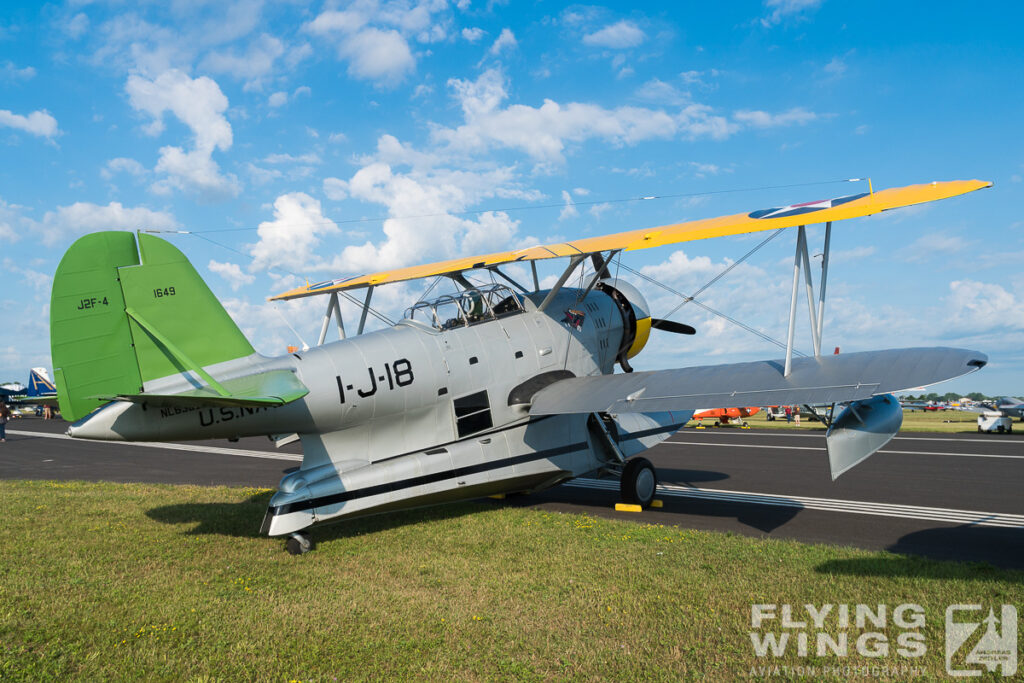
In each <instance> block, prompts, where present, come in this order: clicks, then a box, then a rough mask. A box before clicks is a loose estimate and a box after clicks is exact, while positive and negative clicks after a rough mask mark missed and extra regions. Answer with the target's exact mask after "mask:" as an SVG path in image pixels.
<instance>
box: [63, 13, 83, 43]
mask: <svg viewBox="0 0 1024 683" xmlns="http://www.w3.org/2000/svg"><path fill="white" fill-rule="evenodd" d="M63 28H64V33H66V34H68V37H70V38H72V39H76V38H81V37H82V36H83V35H85V32H86V31H88V30H89V17H88V16H86V15H85V13H84V12H79V13H78V14H75V15H74V16H73V17H71V18H70V19H68V21H67V23H66V24H64V27H63Z"/></svg>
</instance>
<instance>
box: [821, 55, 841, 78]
mask: <svg viewBox="0 0 1024 683" xmlns="http://www.w3.org/2000/svg"><path fill="white" fill-rule="evenodd" d="M822 70H823V71H824V72H825V73H826V74H828V75H829V76H831V77H833V78H839V77H840V76H842V75H843V74H845V73H846V62H844V61H843V60H841V59H840V58H839V57H833V58H832V61H830V62H829V63H828V64H826V65H825V66H824V67H823V69H822Z"/></svg>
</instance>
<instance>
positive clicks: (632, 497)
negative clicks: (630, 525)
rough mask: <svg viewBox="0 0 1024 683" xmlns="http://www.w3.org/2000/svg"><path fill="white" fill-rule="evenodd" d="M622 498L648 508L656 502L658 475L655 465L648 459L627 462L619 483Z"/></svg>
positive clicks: (634, 459) (635, 459)
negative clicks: (652, 502)
mask: <svg viewBox="0 0 1024 683" xmlns="http://www.w3.org/2000/svg"><path fill="white" fill-rule="evenodd" d="M619 487H620V491H621V493H622V498H623V500H625V501H626V502H627V503H633V504H635V505H639V506H640V507H642V508H646V507H648V506H649V505H650V504H651V501H653V500H654V493H655V489H657V487H658V475H657V474H656V473H655V471H654V465H652V464H651V461H650V460H648V459H647V458H633V459H631V460H627V461H626V466H625V467H624V468H623V470H622V479H621V480H620V482H619Z"/></svg>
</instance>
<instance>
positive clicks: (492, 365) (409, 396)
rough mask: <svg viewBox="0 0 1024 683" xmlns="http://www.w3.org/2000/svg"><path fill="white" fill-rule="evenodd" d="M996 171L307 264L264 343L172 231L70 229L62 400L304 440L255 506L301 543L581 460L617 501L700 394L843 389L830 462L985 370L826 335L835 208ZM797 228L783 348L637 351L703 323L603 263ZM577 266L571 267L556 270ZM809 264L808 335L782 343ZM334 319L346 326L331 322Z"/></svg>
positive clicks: (648, 477)
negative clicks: (330, 266) (306, 344)
mask: <svg viewBox="0 0 1024 683" xmlns="http://www.w3.org/2000/svg"><path fill="white" fill-rule="evenodd" d="M990 184H991V183H987V182H982V181H976V180H972V181H952V182H941V183H930V184H925V185H913V186H908V187H902V188H895V189H887V190H882V191H878V192H867V193H863V194H858V195H853V196H847V197H840V198H837V199H832V200H827V201H821V202H811V203H806V204H797V205H793V206H788V207H776V208H770V209H765V210H760V211H754V212H751V213H741V214H736V215H731V216H724V217H720V218H712V219H707V220H697V221H691V222H686V223H679V224H674V225H665V226H661V227H656V228H650V229H644V230H633V231H629V232H623V233H618V234H614V235H608V236H604V237H592V238H585V239H580V240H575V241H572V242H564V243H560V244H549V245H545V246H536V247H530V248H526V249H521V250H518V251H506V252H501V253H495V254H488V255H485V256H471V257H465V258H458V259H453V260H449V261H443V262H440V263H432V264H429V265H422V266H413V267H408V268H400V269H396V270H391V271H387V272H378V273H371V274H368V275H360V276H357V277H347V278H343V279H338V280H331V281H327V282H320V283H316V284H311V285H306V286H303V287H300V288H298V289H294V290H292V291H289V292H285V293H283V294H280V295H277V296H275V297H272V299H273V300H288V299H295V298H299V297H308V296H314V295H321V296H325V297H326V298H327V310H326V313H325V316H324V320H323V326H322V329H321V333H320V339H319V343H318V344H317V345H316V346H315V347H313V348H310V349H308V350H304V351H301V352H295V353H290V354H286V355H283V356H279V357H273V358H271V357H266V356H263V355H260V354H258V353H256V352H255V351H254V350H253V347H252V345H251V344H250V343H249V341H248V340H247V339H246V338H245V336H244V335H243V334H242V333H241V331H240V330H239V328H238V326H237V325H236V324H235V323H234V321H233V320H232V319H231V318H230V316H229V315H228V314H227V313H226V311H225V310H224V308H223V307H222V306H221V304H220V302H219V301H217V299H216V298H215V297H214V295H213V294H212V293H211V292H210V290H209V288H208V287H207V286H206V284H205V283H204V282H203V280H202V279H201V278H200V276H199V275H198V273H197V272H196V271H195V269H194V268H193V267H192V265H191V264H190V263H189V262H188V260H187V259H186V257H185V256H184V255H183V254H182V253H181V252H180V251H179V250H178V249H177V248H175V247H174V246H172V245H171V244H170V243H168V242H167V241H165V240H163V239H161V238H159V237H155V236H153V235H149V234H145V233H140V234H139V235H138V241H137V242H136V238H135V235H133V234H132V233H128V232H99V233H94V234H90V235H86V236H84V237H82V238H81V239H79V240H78V241H77V242H75V243H74V244H73V245H72V246H71V247H70V248H69V249H68V251H67V253H66V254H65V255H64V257H63V259H62V261H61V263H60V266H59V267H58V269H57V272H56V275H55V278H54V283H53V292H52V302H51V347H52V357H53V364H54V367H55V369H54V374H55V379H56V384H57V391H58V394H59V398H60V407H61V410H62V411H63V414H64V416H65V418H66V419H68V420H72V421H74V422H73V424H72V425H71V427H70V428H69V429H68V434H69V435H71V436H72V437H75V438H82V439H108V440H128V441H156V440H187V439H211V438H228V439H235V438H238V437H242V436H253V435H267V436H270V437H272V438H274V439H276V440H278V442H279V443H283V442H288V441H293V440H295V439H296V438H297V439H299V440H301V442H302V449H303V460H302V465H301V467H300V468H299V469H298V470H296V471H294V472H291V473H288V474H286V476H285V477H284V478H283V479H282V480H281V483H280V486H279V488H278V491H277V492H276V493H275V495H274V496H273V498H272V499H271V501H270V505H269V509H268V510H267V513H266V516H265V518H264V520H263V525H262V532H263V533H267V534H270V535H272V536H287V537H288V538H287V542H286V547H287V548H288V550H289V551H290V552H292V553H296V554H298V553H303V552H306V551H308V550H310V549H311V548H312V547H313V544H312V539H311V537H310V535H309V532H308V529H309V528H310V527H311V526H313V525H315V524H319V523H323V522H327V521H331V520H338V519H342V518H346V517H351V516H354V515H364V514H370V513H379V512H384V511H389V510H396V509H402V508H409V507H413V506H421V505H427V504H434V503H438V502H443V501H454V500H462V499H468V498H475V497H480V496H484V495H491V494H500V493H509V492H520V491H536V490H540V489H544V488H547V487H551V486H555V485H556V484H560V483H562V482H565V481H568V480H570V479H573V478H574V477H580V476H584V475H588V476H600V477H614V478H618V479H619V480H620V482H621V484H620V487H621V492H622V496H623V497H624V498H625V499H626V500H628V501H630V502H634V503H638V504H640V505H648V504H649V503H651V501H652V499H653V498H654V495H655V489H656V485H657V475H656V472H655V470H654V468H653V467H652V465H651V463H650V462H649V461H648V460H647V459H645V458H643V457H641V456H640V455H639V454H640V453H642V452H643V451H644V450H646V449H648V448H650V447H652V446H654V445H655V444H657V443H658V442H660V441H662V440H664V439H665V438H667V437H668V436H669V435H671V434H672V433H673V432H675V431H676V430H677V429H678V428H679V427H680V426H681V425H683V424H684V423H685V422H687V420H689V419H690V417H691V416H692V415H693V412H694V411H695V410H697V409H698V408H700V407H702V406H707V405H714V406H720V407H722V408H729V407H742V406H747V405H752V404H753V405H768V404H800V403H813V404H836V403H838V404H844V405H845V406H846V407H845V410H844V411H843V412H842V414H840V415H839V416H838V417H837V418H836V419H834V420H832V422H831V426H830V429H829V431H828V436H827V444H828V456H829V462H830V468H831V472H832V476H833V479H834V478H835V477H838V476H839V475H840V474H842V473H843V472H845V471H846V470H848V469H849V468H851V467H853V466H854V465H856V464H857V463H859V462H861V461H862V460H863V459H864V458H866V457H868V456H869V455H871V454H872V453H874V452H875V451H876V450H877V449H878V448H880V447H881V446H883V445H884V444H885V443H887V442H888V440H889V439H891V438H892V436H893V435H894V434H895V433H896V431H897V430H898V429H899V426H900V424H901V421H902V413H901V411H900V407H899V403H898V402H897V401H896V399H895V398H894V397H893V396H891V392H894V391H897V390H900V389H904V388H906V387H917V386H923V385H929V384H933V383H936V382H940V381H943V380H947V379H950V378H953V377H957V376H959V375H962V374H965V373H968V372H972V371H975V370H978V369H979V368H981V367H982V366H984V365H985V364H986V362H987V357H986V356H985V355H984V354H982V353H979V352H977V351H970V350H964V349H953V348H916V349H895V350H884V351H871V352H861V353H849V354H843V355H841V356H829V355H825V356H822V355H821V344H820V341H821V323H822V319H823V309H824V302H825V286H826V282H825V280H826V277H827V264H828V250H829V246H828V245H829V238H830V234H831V226H832V222H834V221H839V220H845V219H850V218H856V217H859V216H867V215H870V214H874V213H878V212H880V211H885V210H888V209H894V208H897V207H901V206H908V205H911V204H918V203H921V202H929V201H934V200H938V199H943V198H947V197H953V196H956V195H961V194H964V193H967V192H971V191H973V190H978V189H981V188H984V187H988V186H989V185H990ZM811 222H816V223H817V222H820V223H825V224H826V230H825V253H824V260H823V267H822V271H821V276H820V278H821V279H820V283H819V297H818V301H817V304H815V301H814V287H813V281H812V277H811V273H810V267H809V259H808V250H807V239H806V232H805V228H804V226H805V225H806V224H807V223H811ZM788 227H798V228H799V231H798V235H797V248H796V253H795V257H794V275H793V291H792V298H791V302H790V318H789V321H790V323H789V337H788V345H787V352H786V357H785V358H784V359H779V360H768V361H760V362H748V363H740V364H733V365H717V366H707V367H690V368H682V369H672V370H660V371H652V372H631V370H632V368H631V367H630V364H629V361H630V359H632V358H633V357H635V356H636V354H638V353H640V352H641V351H642V350H643V348H644V345H645V344H646V343H647V341H648V338H649V336H650V335H651V334H652V332H655V333H657V332H669V333H679V334H693V333H694V329H693V328H692V327H690V326H688V325H685V324H683V323H678V322H673V321H669V320H663V319H659V318H656V317H654V316H653V312H652V311H651V309H650V307H649V306H648V304H647V302H646V301H645V299H644V297H643V296H642V295H641V293H640V292H639V290H637V289H636V287H634V286H633V285H631V284H629V283H628V282H626V281H624V280H622V279H619V278H617V277H614V276H613V275H612V274H611V272H610V268H609V265H610V264H611V263H612V260H613V259H614V258H617V257H621V254H622V253H623V252H629V251H632V250H636V249H649V248H654V247H660V246H664V245H670V244H677V243H681V242H686V241H691V240H699V239H706V238H711V237H719V236H725V235H738V234H742V233H750V232H757V231H763V230H772V229H778V228H788ZM554 258H564V259H567V260H568V263H567V265H566V266H565V268H564V270H563V271H562V273H561V275H560V277H558V279H557V281H556V282H555V284H554V285H553V286H551V287H548V288H541V286H540V282H539V279H538V277H537V269H536V263H537V261H539V260H541V259H554ZM513 263H518V264H530V266H531V269H532V274H533V278H532V283H529V284H528V285H523V284H521V283H519V282H516V281H515V280H514V279H513V278H512V277H511V276H510V275H509V274H508V273H506V272H505V271H504V270H502V266H506V265H507V264H513ZM584 269H587V271H589V272H588V275H587V277H586V278H583V276H582V275H581V276H579V277H580V278H581V279H580V280H579V283H580V285H579V286H577V287H571V286H568V285H567V283H568V282H569V279H570V277H572V276H573V274H574V273H575V272H577V271H579V272H580V273H583V272H584ZM506 270H507V269H506ZM470 271H490V273H493V274H494V276H495V277H494V282H495V284H491V285H488V286H480V285H475V284H473V283H472V282H470V281H469V280H468V279H467V276H466V274H467V273H469V272H470ZM801 272H803V273H804V276H805V278H804V279H805V285H806V289H807V298H808V314H809V317H810V319H811V325H810V328H811V336H812V342H813V346H814V352H815V355H814V356H813V357H802V358H800V357H797V358H794V357H793V356H794V354H793V339H794V329H795V320H796V310H797V297H798V289H799V280H800V273H801ZM436 276H443V277H446V278H448V279H450V281H451V282H453V283H455V284H456V285H458V286H459V287H460V288H461V289H459V290H458V291H457V292H456V293H455V294H449V295H445V296H441V297H439V298H436V299H433V300H430V301H420V302H418V303H416V304H414V305H413V306H412V307H410V308H409V310H408V311H407V312H406V315H405V317H404V319H403V320H401V321H399V322H398V323H397V324H394V325H393V326H390V327H386V328H385V329H380V330H376V331H372V332H365V334H364V331H365V329H364V328H365V324H366V319H367V313H368V312H369V311H370V310H371V300H372V295H373V292H374V290H375V289H376V288H378V287H381V286H384V285H387V284H389V283H394V282H403V281H410V280H417V279H420V278H430V277H436ZM499 279H500V280H501V283H500V284H497V281H498V280H499ZM574 282H575V280H574ZM353 290H361V292H362V296H361V313H360V316H359V323H358V327H357V329H356V334H355V335H354V336H348V335H346V333H345V327H344V322H343V320H342V318H341V311H340V305H339V298H338V297H339V295H341V296H345V297H347V298H352V295H351V294H349V292H351V291H353ZM332 318H334V319H335V324H336V325H337V328H338V334H339V337H340V339H339V340H338V341H334V342H331V343H326V336H327V332H328V330H329V328H330V322H331V320H332ZM616 367H619V368H621V370H622V371H623V372H620V373H616V372H615V369H616Z"/></svg>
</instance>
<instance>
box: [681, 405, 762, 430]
mask: <svg viewBox="0 0 1024 683" xmlns="http://www.w3.org/2000/svg"><path fill="white" fill-rule="evenodd" d="M760 411H761V409H760V408H758V407H756V406H748V407H745V408H711V409H706V410H698V411H697V412H695V413H694V414H693V419H694V420H696V421H697V423H698V424H700V423H701V420H717V421H718V424H720V425H727V424H734V425H742V426H743V427H746V426H747V423H746V422H745V421H744V420H745V419H746V418H748V417H750V416H752V415H756V414H757V413H758V412H760Z"/></svg>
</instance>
